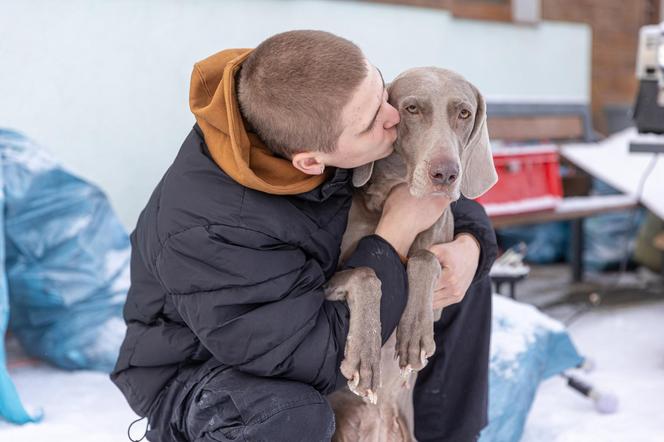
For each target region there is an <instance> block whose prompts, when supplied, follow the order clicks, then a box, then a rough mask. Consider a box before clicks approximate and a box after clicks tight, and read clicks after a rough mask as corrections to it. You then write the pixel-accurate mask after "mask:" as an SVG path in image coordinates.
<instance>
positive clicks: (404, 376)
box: [401, 364, 413, 379]
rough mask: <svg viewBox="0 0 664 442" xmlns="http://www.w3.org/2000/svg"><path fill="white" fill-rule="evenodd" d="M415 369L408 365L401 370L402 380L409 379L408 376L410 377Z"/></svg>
mask: <svg viewBox="0 0 664 442" xmlns="http://www.w3.org/2000/svg"><path fill="white" fill-rule="evenodd" d="M412 371H413V369H412V367H411V366H410V364H408V365H406V366H405V367H403V368H402V369H401V378H402V379H408V376H410V373H412Z"/></svg>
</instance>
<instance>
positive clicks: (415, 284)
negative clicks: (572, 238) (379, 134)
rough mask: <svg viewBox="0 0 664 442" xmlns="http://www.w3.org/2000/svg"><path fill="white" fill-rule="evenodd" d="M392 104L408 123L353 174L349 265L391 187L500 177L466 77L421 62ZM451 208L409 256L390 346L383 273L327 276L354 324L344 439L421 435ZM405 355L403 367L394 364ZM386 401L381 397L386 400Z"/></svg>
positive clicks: (345, 252) (342, 406)
mask: <svg viewBox="0 0 664 442" xmlns="http://www.w3.org/2000/svg"><path fill="white" fill-rule="evenodd" d="M388 92H389V97H390V98H389V102H390V104H391V105H393V106H394V107H395V108H396V109H398V111H399V114H400V116H401V122H400V123H399V126H398V138H397V140H396V142H395V145H394V147H395V152H394V153H393V154H392V155H390V156H389V157H387V158H384V159H382V160H379V161H377V162H375V163H371V164H369V165H366V166H362V167H359V168H357V169H355V170H354V171H353V185H354V186H355V187H357V188H358V190H357V191H356V192H355V194H354V196H353V204H352V206H351V209H350V214H349V219H348V227H347V229H346V233H345V234H344V237H343V241H342V246H341V258H340V262H343V261H344V260H345V259H346V258H347V257H348V256H349V254H350V253H351V252H352V251H353V250H354V249H355V247H356V244H357V242H358V241H359V240H360V239H361V238H362V237H364V236H366V235H370V234H372V233H373V232H374V231H375V228H376V226H377V224H378V221H379V219H380V215H381V212H382V207H383V203H384V201H385V199H386V197H387V195H388V194H389V192H390V190H391V189H392V188H393V187H394V186H396V185H398V184H400V183H407V184H408V186H409V191H410V193H411V194H412V195H413V196H424V195H428V194H432V193H444V194H446V195H447V196H448V197H449V198H450V199H451V200H452V201H454V200H456V199H458V198H459V196H460V195H461V194H463V195H464V196H466V197H467V198H477V197H478V196H480V195H482V194H483V193H484V192H486V191H487V190H488V189H489V188H491V186H493V185H494V184H495V183H496V181H497V175H496V171H495V168H494V165H493V159H492V156H491V149H490V146H489V134H488V131H487V126H486V105H485V102H484V98H483V97H482V95H481V94H480V93H479V91H478V90H477V89H476V88H475V87H474V86H473V85H472V84H470V83H469V82H468V81H466V80H465V79H464V78H463V77H461V76H460V75H458V74H456V73H454V72H451V71H448V70H445V69H440V68H436V67H426V68H414V69H410V70H408V71H406V72H403V73H402V74H400V75H399V76H398V77H397V78H395V79H394V81H393V82H392V83H390V84H389V85H388ZM453 233H454V219H453V217H452V212H451V210H450V209H447V210H446V211H445V212H444V213H443V214H442V216H441V217H440V218H439V219H438V221H437V222H436V223H435V224H434V225H433V226H432V227H431V228H430V229H428V230H427V231H424V232H422V233H421V234H419V235H418V236H417V238H416V239H415V242H414V243H413V245H412V247H411V248H410V251H409V253H408V264H407V275H408V285H409V296H408V302H407V304H406V308H405V310H404V313H403V315H402V317H401V320H400V322H399V324H398V326H397V330H396V331H395V333H394V334H392V336H391V337H390V338H389V340H388V341H387V343H386V344H385V346H384V347H383V348H382V349H381V341H380V340H381V337H380V296H381V290H380V280H379V279H378V278H377V276H376V274H375V273H374V272H373V270H372V269H370V268H356V269H350V270H345V271H340V272H338V273H336V274H335V275H334V277H333V278H332V279H331V280H330V281H329V282H328V284H327V286H326V298H327V299H330V300H340V299H346V301H347V302H348V306H349V309H350V329H349V334H348V339H347V341H346V348H345V351H344V360H343V362H342V365H341V372H342V373H343V374H344V376H345V377H346V378H347V379H349V381H348V389H343V390H340V391H337V392H335V393H333V394H331V395H330V396H329V397H328V399H329V400H330V403H331V404H332V407H333V409H334V411H335V416H336V422H337V430H336V433H335V435H334V440H335V441H353V442H355V441H358V440H371V441H414V440H415V438H414V436H413V433H412V429H413V425H412V420H413V402H412V390H411V389H410V388H403V387H404V386H410V385H412V384H413V383H414V380H415V376H416V372H417V371H418V370H420V369H421V368H422V367H424V365H426V360H427V358H428V357H429V356H431V355H432V354H433V353H434V350H435V347H436V346H435V343H434V339H433V323H434V321H435V320H437V319H439V318H440V315H441V313H442V310H438V311H435V312H434V311H433V309H432V307H431V306H432V299H433V291H434V288H435V283H436V281H437V280H438V277H439V275H440V273H441V266H440V263H439V262H438V259H437V258H436V256H435V255H434V254H432V253H431V252H429V251H428V250H427V248H428V247H429V246H431V245H432V244H435V243H444V242H449V241H451V240H452V239H453ZM395 359H398V364H397V362H395ZM379 398H380V401H378V399H379Z"/></svg>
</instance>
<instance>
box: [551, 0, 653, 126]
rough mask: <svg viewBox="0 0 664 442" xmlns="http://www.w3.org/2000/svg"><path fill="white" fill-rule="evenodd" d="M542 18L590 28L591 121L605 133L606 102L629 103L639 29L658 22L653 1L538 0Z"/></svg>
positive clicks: (634, 85)
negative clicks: (586, 25) (573, 22)
mask: <svg viewBox="0 0 664 442" xmlns="http://www.w3.org/2000/svg"><path fill="white" fill-rule="evenodd" d="M541 1H542V19H543V20H561V21H576V22H584V23H588V24H589V25H590V26H591V28H592V34H593V36H592V39H593V41H592V84H591V91H592V92H591V100H592V110H593V124H594V126H595V129H597V130H598V131H599V132H602V133H606V129H607V127H606V120H605V118H604V113H603V109H604V106H606V105H631V104H632V103H633V101H634V97H635V94H636V90H637V84H638V83H637V80H636V77H635V76H634V69H635V63H636V48H637V44H638V34H639V28H640V27H641V26H643V25H645V24H652V23H657V21H658V19H659V17H658V16H659V12H658V11H659V2H658V1H653V0H541Z"/></svg>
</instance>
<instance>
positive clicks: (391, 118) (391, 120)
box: [384, 103, 401, 129]
mask: <svg viewBox="0 0 664 442" xmlns="http://www.w3.org/2000/svg"><path fill="white" fill-rule="evenodd" d="M387 106H388V111H389V115H388V117H387V118H386V119H385V124H384V127H385V129H390V128H392V127H394V126H396V125H397V124H399V121H401V116H400V115H399V111H398V110H396V109H395V108H394V106H392V105H391V104H389V103H388V104H387Z"/></svg>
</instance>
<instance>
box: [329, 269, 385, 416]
mask: <svg viewBox="0 0 664 442" xmlns="http://www.w3.org/2000/svg"><path fill="white" fill-rule="evenodd" d="M324 288H325V298H326V299H327V300H330V301H340V300H344V299H345V300H346V301H347V302H348V308H349V310H350V327H349V330H348V337H347V338H346V347H345V349H344V360H343V361H342V363H341V373H342V374H343V375H344V376H345V377H346V379H348V387H349V388H350V390H351V391H352V392H353V393H355V394H357V395H358V396H361V397H366V398H368V399H369V401H370V402H372V403H374V404H375V403H376V402H377V400H378V396H377V391H378V387H379V386H380V349H381V335H380V297H381V290H380V279H378V277H377V276H376V273H375V272H374V271H373V269H370V268H368V267H358V268H355V269H349V270H342V271H340V272H337V273H335V274H334V276H332V278H330V280H329V281H328V282H327V284H325V286H324Z"/></svg>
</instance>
